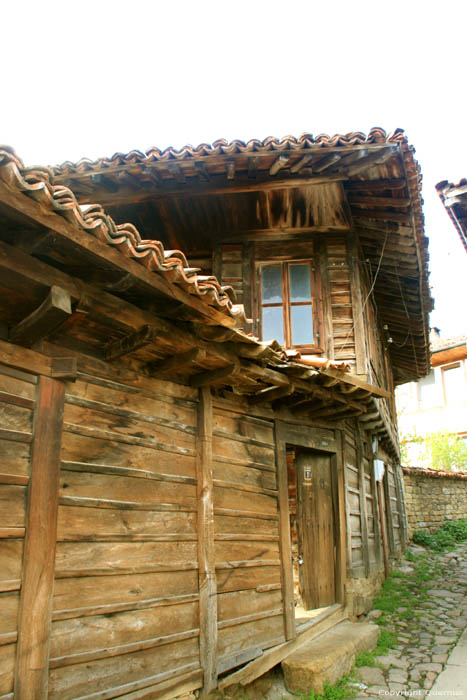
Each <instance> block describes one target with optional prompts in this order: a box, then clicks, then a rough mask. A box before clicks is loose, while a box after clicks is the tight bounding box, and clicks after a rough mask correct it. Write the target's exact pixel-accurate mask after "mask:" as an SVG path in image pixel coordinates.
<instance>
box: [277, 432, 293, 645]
mask: <svg viewBox="0 0 467 700" xmlns="http://www.w3.org/2000/svg"><path fill="white" fill-rule="evenodd" d="M274 439H275V450H276V452H275V454H276V470H277V472H276V473H277V488H278V492H279V543H280V556H281V583H282V601H283V615H284V635H285V638H286V640H287V641H288V640H290V639H295V637H296V634H297V632H296V627H295V606H294V585H293V574H292V545H291V539H290V516H289V486H288V476H287V456H286V450H285V448H286V444H285V434H284V430H283V426H282V423H281V422H280V421H277V420H276V421H275V425H274Z"/></svg>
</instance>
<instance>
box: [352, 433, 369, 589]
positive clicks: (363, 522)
mask: <svg viewBox="0 0 467 700" xmlns="http://www.w3.org/2000/svg"><path fill="white" fill-rule="evenodd" d="M355 437H356V457H357V467H358V492H359V499H360V529H361V534H362V556H363V565H364V567H365V576H368V575H369V573H370V552H369V547H368V516H367V511H366V490H365V488H366V487H365V468H364V465H363V455H364V450H363V440H362V434H361V430H360V424H359V422H358V420H357V419H356V420H355Z"/></svg>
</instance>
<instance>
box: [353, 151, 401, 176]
mask: <svg viewBox="0 0 467 700" xmlns="http://www.w3.org/2000/svg"><path fill="white" fill-rule="evenodd" d="M397 153H399V146H397V145H386V146H381V147H380V149H379V150H374V151H371V152H369V155H368V157H367V158H365V159H363V160H362V161H359V162H358V163H355V164H354V165H351V166H350V167H349V168H347V169H346V170H345V173H346V175H347V177H353V176H354V175H357V173H360V172H361V171H362V170H366V169H367V168H369V167H373V166H374V165H382V164H383V163H385V162H386V161H387V160H389V158H392V157H393V156H395V155H396V154H397Z"/></svg>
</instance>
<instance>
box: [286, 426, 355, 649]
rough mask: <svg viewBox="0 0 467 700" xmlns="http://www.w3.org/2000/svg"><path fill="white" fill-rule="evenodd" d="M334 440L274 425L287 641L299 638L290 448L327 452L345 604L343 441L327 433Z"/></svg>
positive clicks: (307, 429)
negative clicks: (291, 514) (288, 466)
mask: <svg viewBox="0 0 467 700" xmlns="http://www.w3.org/2000/svg"><path fill="white" fill-rule="evenodd" d="M329 432H332V433H333V434H334V438H329V437H327V436H326V437H325V436H323V430H322V429H321V428H313V427H311V426H308V425H303V424H294V423H287V422H286V421H283V420H276V421H275V443H276V469H277V484H278V491H279V525H280V538H279V540H280V553H281V580H282V592H283V601H284V603H283V607H284V631H285V638H286V639H287V640H289V639H295V637H296V635H297V631H296V625H295V611H294V590H293V574H292V546H291V538H290V517H289V493H288V481H287V460H286V449H287V446H288V445H290V446H293V447H302V448H305V449H310V450H315V451H318V452H325V453H327V454H329V456H330V457H331V480H332V496H333V502H334V506H335V507H334V528H335V535H336V565H335V584H336V602H337V603H340V604H342V605H343V604H345V581H346V572H347V552H346V538H347V532H346V519H345V491H344V458H343V437H342V431H341V430H339V429H332V430H328V429H327V430H326V433H329Z"/></svg>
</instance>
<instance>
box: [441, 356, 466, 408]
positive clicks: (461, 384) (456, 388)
mask: <svg viewBox="0 0 467 700" xmlns="http://www.w3.org/2000/svg"><path fill="white" fill-rule="evenodd" d="M441 372H442V375H443V385H444V397H445V401H446V404H450V403H459V402H463V401H467V396H466V387H465V377H464V368H463V367H462V364H461V363H460V362H455V363H454V364H452V365H448V366H447V367H442V368H441Z"/></svg>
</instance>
